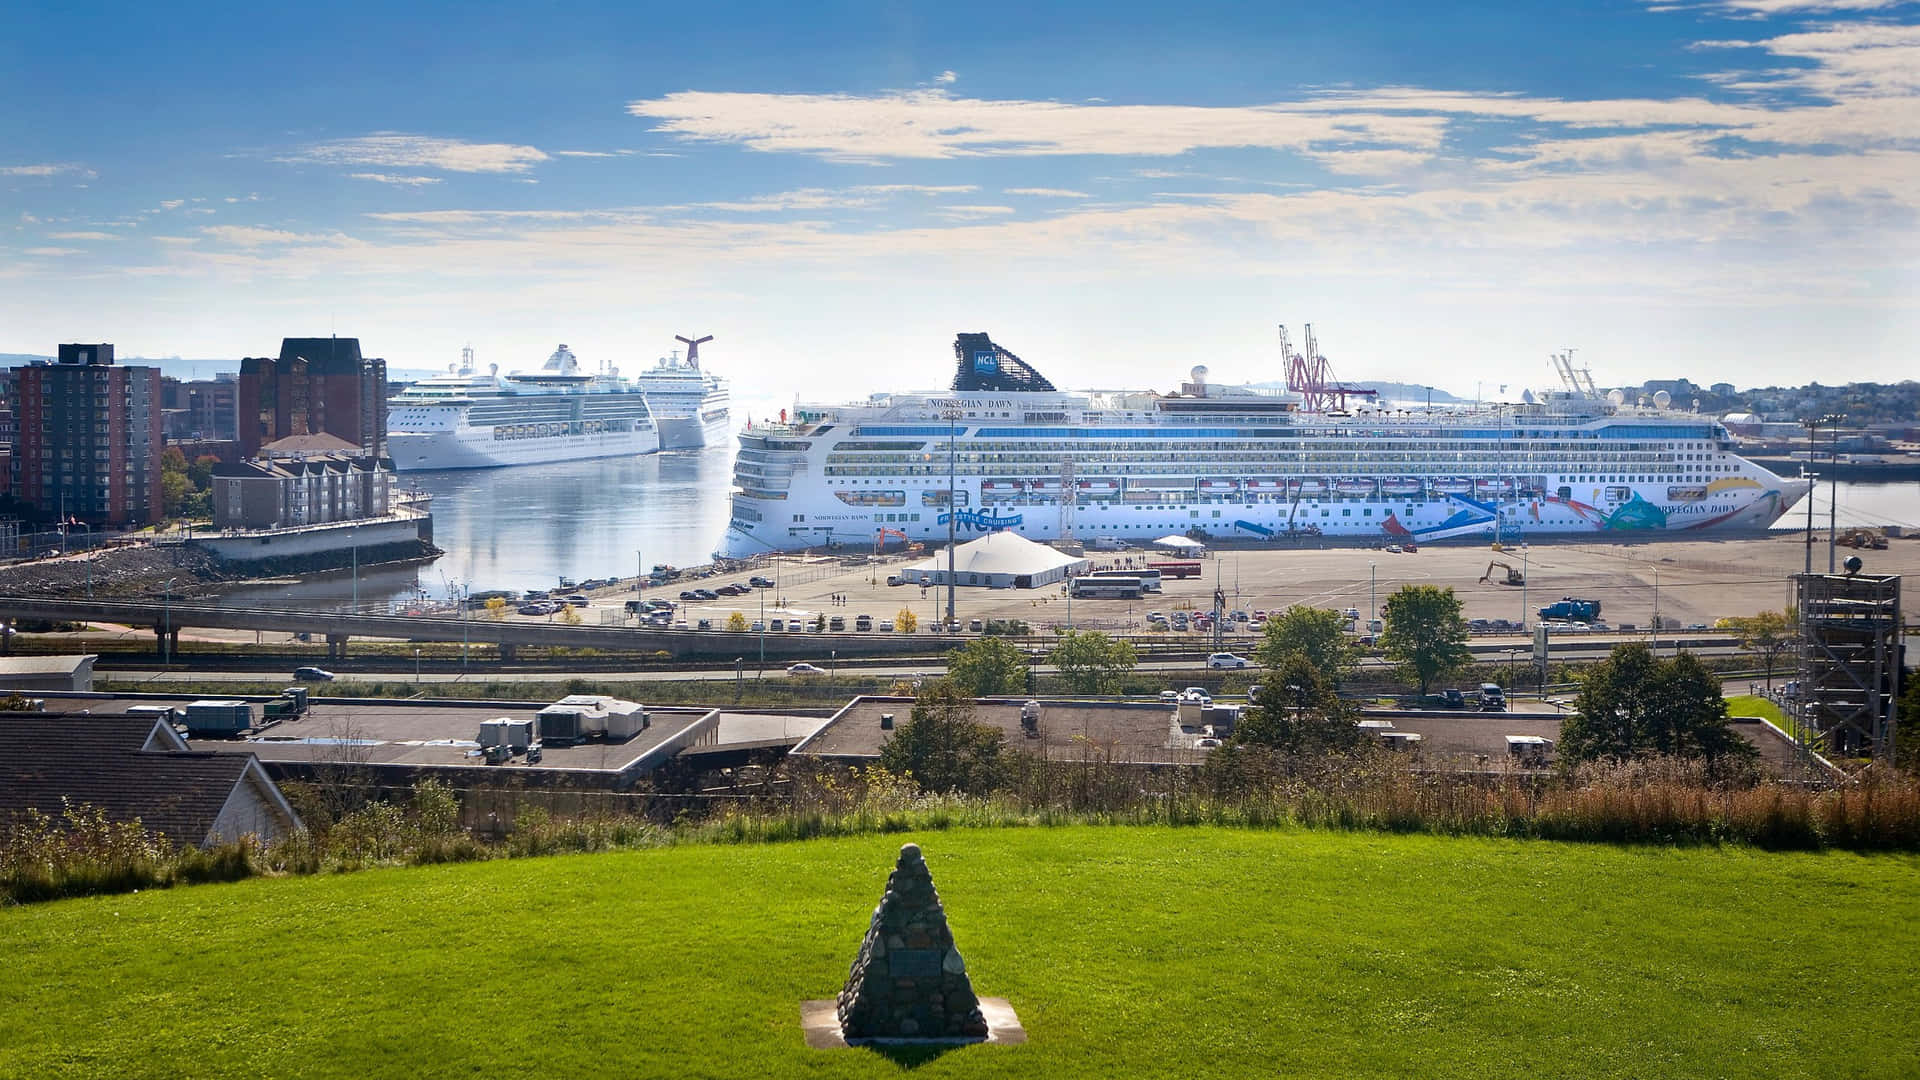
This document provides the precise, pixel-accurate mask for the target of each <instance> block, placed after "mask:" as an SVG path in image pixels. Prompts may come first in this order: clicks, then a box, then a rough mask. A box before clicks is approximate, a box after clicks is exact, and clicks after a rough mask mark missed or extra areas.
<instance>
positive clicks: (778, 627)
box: [767, 619, 787, 634]
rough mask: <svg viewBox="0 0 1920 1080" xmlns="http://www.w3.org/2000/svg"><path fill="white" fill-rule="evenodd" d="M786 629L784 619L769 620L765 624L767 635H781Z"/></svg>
mask: <svg viewBox="0 0 1920 1080" xmlns="http://www.w3.org/2000/svg"><path fill="white" fill-rule="evenodd" d="M786 629H787V620H785V619H770V620H768V622H767V631H768V632H769V633H774V634H781V633H785V632H786Z"/></svg>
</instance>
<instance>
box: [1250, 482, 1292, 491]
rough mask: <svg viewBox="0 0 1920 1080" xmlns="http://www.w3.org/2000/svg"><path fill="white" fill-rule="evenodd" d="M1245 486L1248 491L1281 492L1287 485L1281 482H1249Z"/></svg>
mask: <svg viewBox="0 0 1920 1080" xmlns="http://www.w3.org/2000/svg"><path fill="white" fill-rule="evenodd" d="M1243 486H1244V487H1245V488H1246V489H1247V490H1248V491H1281V490H1283V489H1285V487H1286V484H1285V483H1284V482H1283V481H1280V480H1248V481H1245V482H1244V484H1243Z"/></svg>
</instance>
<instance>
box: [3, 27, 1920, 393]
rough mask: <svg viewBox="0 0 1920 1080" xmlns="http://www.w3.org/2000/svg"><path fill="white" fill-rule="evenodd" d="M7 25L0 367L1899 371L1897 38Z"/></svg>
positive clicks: (1917, 330)
mask: <svg viewBox="0 0 1920 1080" xmlns="http://www.w3.org/2000/svg"><path fill="white" fill-rule="evenodd" d="M44 7H45V8H46V9H47V10H41V11H24V12H22V11H16V10H10V11H9V13H8V14H7V15H5V16H0V100H4V101H6V102H8V103H9V106H8V107H6V108H4V109H0V351H19V352H47V351H51V349H52V348H53V346H54V345H55V344H57V343H58V342H61V341H73V340H110V341H114V342H116V343H117V344H118V345H119V347H120V349H121V352H122V354H123V355H124V354H135V353H137V354H144V355H150V356H169V355H180V356H188V357H226V356H230V357H238V356H241V355H257V354H260V353H263V352H270V351H272V350H273V349H274V348H275V347H276V346H277V343H278V340H279V338H280V337H281V336H284V335H308V334H314V333H325V332H327V331H328V330H330V329H333V330H337V331H338V332H339V333H341V334H343V335H347V334H352V335H356V336H358V337H360V338H361V339H362V342H363V345H364V346H365V347H366V348H367V349H368V350H369V351H370V352H371V353H373V354H376V355H384V356H386V357H387V358H388V360H389V362H390V363H392V364H394V365H396V366H398V367H402V368H432V367H436V366H440V365H443V364H445V363H448V362H450V361H452V360H454V359H456V358H457V357H458V355H459V350H460V347H461V346H462V345H464V344H467V343H471V344H473V345H474V346H475V348H476V349H477V351H478V353H479V356H480V358H481V359H482V360H483V361H488V362H494V363H499V364H501V365H502V367H505V368H515V367H519V366H523V365H527V364H534V363H537V362H538V361H539V360H540V359H541V358H543V357H544V356H545V355H546V353H547V352H549V351H551V350H552V348H553V345H554V344H555V343H556V342H560V341H566V342H568V343H569V344H570V345H571V346H572V347H573V348H574V350H575V351H576V352H577V353H579V354H580V355H581V356H582V358H583V359H584V360H586V361H588V362H597V361H601V360H605V361H608V362H611V363H617V364H620V365H622V366H625V367H628V368H632V367H635V366H637V365H639V364H640V363H642V362H644V361H646V360H649V359H651V358H652V357H653V356H655V355H657V354H659V353H660V352H661V351H662V350H663V349H664V348H665V347H666V346H668V345H671V344H672V336H673V335H674V334H675V333H690V332H694V331H698V332H702V333H713V334H715V335H716V336H717V338H718V340H716V342H715V343H714V344H713V345H712V346H709V348H708V350H707V355H708V356H709V358H710V362H711V363H712V365H713V366H715V367H716V368H717V369H723V370H725V371H726V372H727V373H728V374H731V375H733V376H734V377H735V379H736V384H737V386H738V388H739V390H740V391H741V392H743V393H745V394H746V395H747V396H749V397H754V398H769V399H774V398H789V397H791V396H792V395H794V394H796V393H798V394H801V395H802V396H807V397H828V398H832V397H839V396H843V395H855V394H865V393H867V392H869V391H871V390H876V389H902V388H918V387H926V386H931V385H936V384H938V383H940V382H941V381H943V378H944V376H945V369H946V368H947V367H948V365H949V363H950V360H949V356H950V354H949V351H948V345H949V342H950V340H951V337H952V335H953V333H954V332H955V331H957V330H963V329H964V330H987V331H989V332H991V333H993V334H994V335H995V337H996V339H997V340H1000V341H1001V342H1002V343H1004V344H1006V345H1007V346H1008V347H1010V348H1012V349H1013V350H1014V351H1016V352H1018V353H1020V354H1021V355H1023V356H1025V357H1027V358H1029V359H1030V360H1032V361H1033V362H1035V363H1036V364H1038V365H1039V366H1040V367H1041V368H1042V370H1044V371H1046V372H1047V373H1048V374H1049V375H1050V376H1052V377H1053V378H1054V379H1055V381H1056V382H1060V383H1063V384H1067V385H1073V386H1095V385H1098V386H1123V385H1151V386H1157V387H1162V388H1165V387H1167V386H1169V385H1171V383H1172V382H1174V381H1175V380H1176V378H1177V377H1178V376H1179V374H1180V373H1183V372H1184V371H1186V369H1187V368H1188V367H1190V366H1192V365H1193V364H1194V363H1206V364H1208V365H1209V366H1210V367H1211V368H1212V370H1213V372H1214V375H1215V378H1216V379H1223V380H1227V381H1235V382H1237V381H1242V380H1253V379H1269V378H1277V377H1279V376H1280V374H1281V371H1280V360H1279V355H1278V351H1277V349H1276V347H1275V334H1274V325H1275V324H1276V323H1285V324H1287V325H1288V326H1289V327H1290V329H1292V330H1293V332H1294V334H1295V337H1296V340H1297V338H1298V335H1299V332H1300V324H1302V323H1305V322H1312V323H1313V324H1314V326H1315V330H1316V332H1317V334H1318V335H1319V337H1320V339H1321V342H1322V344H1323V346H1324V348H1325V351H1326V352H1327V353H1328V355H1330V356H1331V357H1332V358H1333V359H1334V362H1335V364H1336V367H1337V368H1338V369H1339V370H1340V371H1341V373H1342V374H1343V375H1346V376H1348V377H1353V378H1363V377H1377V378H1396V379H1403V380H1406V381H1413V382H1430V383H1435V384H1438V385H1440V386H1443V387H1446V388H1448V389H1451V390H1454V391H1455V392H1458V393H1468V394H1471V393H1473V392H1474V390H1475V387H1476V385H1483V386H1485V387H1486V388H1487V392H1488V393H1489V394H1492V393H1494V392H1495V391H1494V389H1493V388H1494V387H1496V386H1498V385H1510V386H1511V387H1513V390H1512V391H1511V392H1512V393H1517V388H1518V387H1519V386H1529V385H1530V386H1541V385H1545V384H1547V383H1548V381H1549V380H1550V378H1551V375H1550V370H1549V368H1548V365H1547V361H1546V357H1547V354H1548V352H1549V351H1550V350H1553V349H1557V348H1561V347H1567V346H1573V347H1576V348H1578V350H1579V352H1578V353H1577V355H1578V356H1579V357H1580V358H1581V359H1582V361H1583V362H1585V363H1588V364H1590V365H1591V366H1592V367H1593V369H1594V372H1595V376H1596V378H1598V379H1599V380H1600V381H1601V382H1602V383H1611V382H1637V381H1639V380H1641V379H1645V378H1652V377H1671V376H1677V375H1685V376H1688V377H1691V378H1694V379H1696V380H1697V381H1701V382H1714V381H1723V380H1724V381H1730V382H1735V383H1738V384H1741V385H1752V384H1758V383H1768V382H1776V381H1804V380H1807V379H1814V378H1819V379H1822V380H1824V381H1836V380H1837V379H1839V378H1842V377H1852V378H1861V379H1897V378H1905V377H1910V376H1912V374H1913V371H1914V364H1913V360H1912V345H1913V342H1915V341H1916V340H1920V301H1916V296H1920V289H1917V288H1916V285H1917V284H1920V273H1916V268H1917V267H1920V243H1916V238H1917V236H1920V224H1917V223H1916V207H1920V5H1916V4H1911V3H1901V2H1895V0H1695V2H1688V0H1680V2H1674V3H1648V2H1630V0H1619V2H1615V3H1583V4H1564V5H1555V6H1551V7H1550V6H1547V5H1537V4H1491V3H1489V4H1476V5H1433V4H1345V5H1326V4H1319V5H1305V4H1266V5H1252V4H1245V5H1242V4H1191V5H1159V4H1155V5H1149V4H1139V5H1130V4H1124V3H1101V4H1089V5H1067V4H1059V5H1040V4H1031V3H1028V4H1010V5H995V4H968V5H935V4H927V3H897V4H853V3H844V4H832V5H793V4H733V5H727V4H711V5H688V4H675V5H671V6H661V7H653V6H650V5H634V6H632V7H628V6H621V7H617V8H615V7H606V8H602V7H594V6H582V5H568V4H549V5H538V6H508V5H484V4H468V5H458V6H453V5H449V6H446V7H440V8H424V7H421V8H414V7H407V6H405V5H397V4H354V3H344V4H336V5H333V6H332V7H330V8H328V9H326V10H320V9H314V8H311V7H309V8H307V9H305V10H300V11H267V10H261V8H260V7H257V6H251V5H249V6H213V5H195V6H192V7H190V8H187V9H175V8H170V7H164V6H163V7H155V6H153V5H138V6H135V5H74V6H67V7H61V8H59V9H58V10H54V9H53V8H54V6H53V5H45V6H44Z"/></svg>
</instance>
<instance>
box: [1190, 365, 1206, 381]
mask: <svg viewBox="0 0 1920 1080" xmlns="http://www.w3.org/2000/svg"><path fill="white" fill-rule="evenodd" d="M1188 377H1189V378H1191V379H1192V380H1193V381H1194V382H1197V383H1204V382H1206V381H1207V365H1205V364H1195V365H1193V371H1192V372H1190V373H1189V376H1188Z"/></svg>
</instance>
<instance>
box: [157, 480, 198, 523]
mask: <svg viewBox="0 0 1920 1080" xmlns="http://www.w3.org/2000/svg"><path fill="white" fill-rule="evenodd" d="M192 492H193V482H192V481H190V480H188V479H187V474H186V473H184V472H169V471H167V470H165V469H162V470H161V472H160V512H161V513H163V514H165V515H166V516H168V517H177V516H179V514H180V509H181V507H182V506H184V505H186V501H187V496H188V495H189V494H191V493H192Z"/></svg>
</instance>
